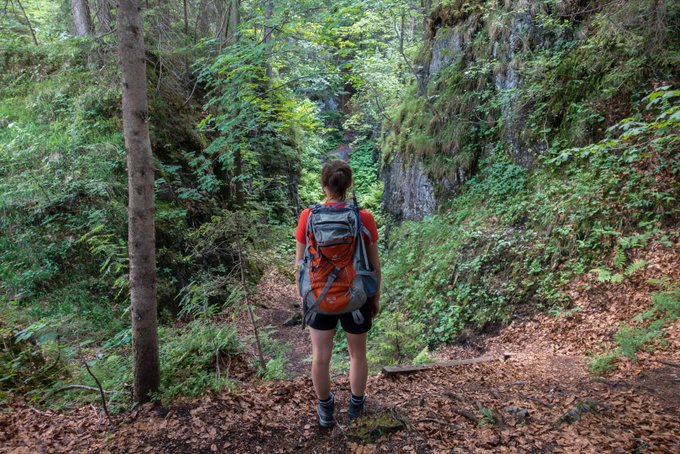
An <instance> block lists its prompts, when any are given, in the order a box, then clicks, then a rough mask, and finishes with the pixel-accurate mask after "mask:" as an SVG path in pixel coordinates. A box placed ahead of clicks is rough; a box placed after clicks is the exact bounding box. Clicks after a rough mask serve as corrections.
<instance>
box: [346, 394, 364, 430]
mask: <svg viewBox="0 0 680 454" xmlns="http://www.w3.org/2000/svg"><path fill="white" fill-rule="evenodd" d="M350 395H351V397H350V398H349V408H348V409H347V416H349V422H350V423H352V421H354V420H355V419H357V418H358V417H359V416H361V413H363V411H364V402H366V396H361V397H357V396H355V395H354V394H350Z"/></svg>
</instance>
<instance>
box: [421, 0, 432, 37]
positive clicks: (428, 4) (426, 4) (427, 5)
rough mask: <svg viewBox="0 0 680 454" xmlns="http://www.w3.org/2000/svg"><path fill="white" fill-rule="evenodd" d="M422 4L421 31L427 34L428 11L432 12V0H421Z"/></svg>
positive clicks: (428, 23) (428, 24)
mask: <svg viewBox="0 0 680 454" xmlns="http://www.w3.org/2000/svg"><path fill="white" fill-rule="evenodd" d="M422 5H423V33H424V34H425V35H427V31H428V30H427V29H428V27H429V26H430V12H432V0H422Z"/></svg>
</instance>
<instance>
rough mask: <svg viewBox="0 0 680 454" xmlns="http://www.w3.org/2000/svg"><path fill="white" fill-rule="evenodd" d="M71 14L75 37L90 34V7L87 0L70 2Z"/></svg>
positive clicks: (72, 0)
mask: <svg viewBox="0 0 680 454" xmlns="http://www.w3.org/2000/svg"><path fill="white" fill-rule="evenodd" d="M71 13H72V14H73V25H74V28H75V31H76V36H86V35H91V34H92V19H90V7H89V6H88V4H87V0H71Z"/></svg>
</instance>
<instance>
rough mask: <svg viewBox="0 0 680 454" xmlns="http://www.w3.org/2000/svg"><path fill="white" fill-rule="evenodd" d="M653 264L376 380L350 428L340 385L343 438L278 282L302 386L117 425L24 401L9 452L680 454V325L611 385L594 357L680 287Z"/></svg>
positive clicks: (270, 303) (0, 437) (86, 412)
mask: <svg viewBox="0 0 680 454" xmlns="http://www.w3.org/2000/svg"><path fill="white" fill-rule="evenodd" d="M657 252H658V251H657ZM647 259H648V260H649V262H650V266H649V267H648V270H647V271H645V272H644V273H643V274H642V275H640V276H638V277H637V278H636V279H632V280H631V282H629V283H627V284H625V285H609V284H608V285H600V286H598V285H594V284H593V283H592V282H575V283H574V284H573V286H572V287H571V288H570V289H569V291H570V292H576V293H578V296H577V298H576V299H575V301H577V302H578V305H579V307H580V310H579V311H574V312H570V313H565V314H564V315H562V316H560V317H549V316H547V315H542V314H534V315H531V316H526V317H524V318H521V319H518V320H516V321H515V322H513V323H512V324H511V325H509V326H508V327H506V328H504V329H503V330H501V331H500V332H499V333H496V334H495V335H487V336H474V335H473V336H471V337H470V339H468V340H467V343H466V345H463V346H456V347H449V348H446V349H442V350H441V351H440V352H438V356H439V358H441V359H446V358H463V357H472V356H479V355H480V353H483V354H485V355H489V354H490V355H492V356H496V357H498V358H499V359H498V360H496V361H493V362H489V363H480V364H475V365H467V366H457V367H452V368H434V369H432V370H429V371H423V372H418V373H415V374H411V375H401V376H396V377H394V378H387V377H383V376H374V377H370V378H369V385H368V393H367V395H368V404H367V413H366V415H365V416H364V417H363V418H362V419H361V420H360V421H359V424H356V425H354V426H351V427H348V425H347V421H346V417H347V415H346V409H347V406H346V403H347V399H348V395H349V390H348V381H347V377H346V376H343V377H340V378H339V379H337V380H335V382H334V385H333V386H334V387H333V390H334V392H335V395H336V398H337V402H338V406H337V409H336V417H337V418H338V422H339V424H338V425H337V426H336V427H335V428H334V429H332V430H321V429H319V428H318V427H317V425H316V415H315V407H314V404H315V398H314V395H313V391H312V385H311V382H310V381H309V379H308V378H306V374H307V369H308V367H309V366H308V364H306V363H305V358H307V357H308V355H309V353H308V342H307V339H306V335H305V333H304V332H302V331H301V330H300V327H299V325H293V326H290V327H283V326H282V325H281V322H282V321H284V320H286V319H287V318H288V317H289V316H290V315H292V314H294V313H295V312H296V311H298V310H299V308H297V307H296V306H295V304H297V297H296V295H295V289H294V286H292V284H290V283H289V282H287V280H286V279H285V278H282V277H280V276H276V275H270V276H267V277H266V279H265V281H264V282H265V284H263V286H261V287H260V288H259V289H258V294H259V295H260V301H261V303H262V304H263V305H264V307H258V309H257V311H258V314H259V316H260V317H261V318H260V320H259V322H260V323H262V324H263V325H267V324H269V325H271V326H275V327H278V328H277V329H276V330H274V331H272V334H271V336H272V338H274V339H276V341H277V342H280V343H281V344H282V345H283V344H288V345H290V347H291V348H290V351H289V355H290V356H289V358H290V361H289V369H288V371H289V373H290V374H291V375H294V376H295V375H297V377H296V378H294V379H292V380H290V381H280V382H251V383H250V384H245V385H244V386H243V387H242V388H241V389H239V390H238V391H236V392H234V393H222V394H220V395H218V396H205V397H203V398H200V399H197V400H195V401H192V402H186V403H173V404H171V405H169V406H168V407H152V406H144V407H142V408H139V409H137V410H136V411H134V412H133V413H132V414H129V415H117V416H115V417H114V419H115V424H116V427H115V429H112V430H108V431H107V427H106V424H105V421H103V420H102V418H101V416H100V415H98V412H97V409H96V408H94V407H85V408H81V409H79V410H77V411H75V412H73V413H70V414H57V413H53V412H50V411H39V410H36V409H32V408H30V407H28V406H26V405H17V406H16V407H15V408H14V409H13V411H12V412H5V413H3V414H2V415H0V446H1V447H0V452H12V453H25V452H26V453H27V452H108V453H128V452H135V453H137V452H159V453H185V452H186V453H188V452H191V453H202V452H205V453H210V452H235V453H241V452H263V453H265V452H266V453H270V452H272V453H276V452H281V453H284V452H309V453H321V452H334V453H335V452H353V453H372V452H407V453H408V452H417V453H439V452H442V453H443V452H447V453H448V452H565V453H573V452H585V453H590V452H593V453H595V452H597V453H599V452H612V453H619V452H620V453H628V452H663V453H674V452H680V437H678V435H677V434H679V433H680V383H678V382H677V381H675V380H676V379H677V378H678V377H680V368H677V367H676V366H673V365H668V364H663V363H661V362H659V361H660V360H661V361H664V362H666V363H669V364H670V363H675V364H677V363H680V357H679V355H678V352H680V320H679V321H676V322H675V323H673V324H672V325H671V326H670V327H668V328H667V329H666V338H665V344H664V346H658V347H657V349H656V351H653V352H652V351H643V352H640V354H639V355H638V359H637V361H635V362H632V361H630V360H621V361H619V363H618V364H617V366H618V368H617V370H616V371H615V372H613V373H611V374H609V375H608V376H606V377H604V378H602V377H593V376H591V375H590V374H589V373H588V372H587V361H588V358H587V356H586V354H587V353H588V349H591V348H593V347H594V346H602V345H607V342H610V339H611V335H612V333H613V332H615V331H616V327H617V326H618V325H619V324H620V323H621V322H624V321H629V320H630V319H631V316H632V315H634V314H635V313H638V312H640V311H643V310H645V308H646V307H648V306H649V304H650V299H649V294H650V288H649V284H648V283H647V282H648V281H649V279H650V278H653V277H657V276H659V275H668V276H670V277H671V278H672V279H674V280H677V279H678V277H679V276H677V274H678V273H680V271H677V270H676V269H675V268H676V266H675V264H676V263H677V262H678V254H677V250H676V251H675V252H674V253H672V254H663V253H655V252H654V251H651V252H650V254H649V255H648V256H647ZM584 289H586V290H584ZM239 320H240V319H239ZM241 323H242V322H239V325H240V324H241ZM243 326H244V327H245V326H247V325H243ZM502 352H510V355H509V358H508V359H507V360H503V359H502V358H503V355H502V354H501V353H502Z"/></svg>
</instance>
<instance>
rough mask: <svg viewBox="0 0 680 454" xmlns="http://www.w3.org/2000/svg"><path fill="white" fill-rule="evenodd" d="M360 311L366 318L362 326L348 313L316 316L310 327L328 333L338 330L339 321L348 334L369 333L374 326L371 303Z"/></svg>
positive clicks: (367, 303)
mask: <svg viewBox="0 0 680 454" xmlns="http://www.w3.org/2000/svg"><path fill="white" fill-rule="evenodd" d="M359 310H360V311H361V315H363V316H364V322H363V323H362V324H360V325H359V324H357V323H355V322H354V318H353V317H352V313H351V312H348V313H347V314H339V315H328V314H316V317H315V319H314V322H313V323H310V324H309V327H310V328H314V329H318V330H320V331H328V330H331V329H335V328H337V326H338V320H340V325H341V326H342V329H343V330H344V331H345V332H346V333H350V334H363V333H367V332H368V331H369V330H370V329H371V326H373V320H372V318H373V317H372V315H373V314H372V310H371V302H370V301H367V302H366V304H364V305H363V306H362V307H361V309H359Z"/></svg>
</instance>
